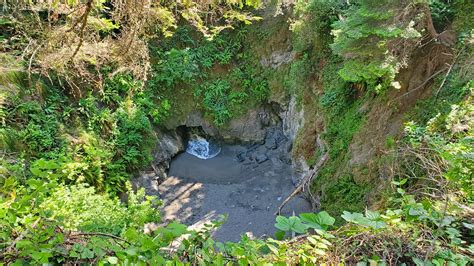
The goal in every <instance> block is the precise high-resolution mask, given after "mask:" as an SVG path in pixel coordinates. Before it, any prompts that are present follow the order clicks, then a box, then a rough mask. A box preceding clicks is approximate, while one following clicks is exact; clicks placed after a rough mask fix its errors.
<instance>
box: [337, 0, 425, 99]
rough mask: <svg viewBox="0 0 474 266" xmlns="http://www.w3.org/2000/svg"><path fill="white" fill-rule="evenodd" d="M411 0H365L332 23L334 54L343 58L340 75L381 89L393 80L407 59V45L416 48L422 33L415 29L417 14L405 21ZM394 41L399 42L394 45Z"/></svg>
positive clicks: (376, 89)
mask: <svg viewBox="0 0 474 266" xmlns="http://www.w3.org/2000/svg"><path fill="white" fill-rule="evenodd" d="M411 5H412V4H411V3H410V1H401V2H396V3H395V2H393V1H388V0H386V1H373V0H363V1H360V2H359V3H358V4H357V5H352V6H351V7H350V8H349V9H348V10H347V11H346V13H345V14H346V18H345V19H344V20H339V21H337V22H335V23H334V25H333V34H334V36H335V38H334V43H333V44H332V45H331V48H332V49H333V51H334V53H335V54H337V55H340V56H342V57H343V58H344V66H343V68H342V69H341V70H340V71H339V75H340V76H341V77H342V78H343V79H344V80H346V81H349V82H354V83H365V84H367V85H368V87H369V89H371V90H374V91H376V92H380V91H382V90H384V89H386V88H388V87H390V86H393V87H396V88H397V87H398V86H399V84H398V83H396V82H394V78H395V74H396V73H397V72H398V70H399V69H400V68H401V67H402V66H403V63H404V62H405V60H406V58H405V57H406V56H408V55H407V54H406V51H401V49H403V47H404V46H405V45H406V46H407V48H411V49H412V48H413V46H414V43H413V42H411V41H410V40H416V39H417V38H420V37H421V35H420V33H418V31H417V30H416V29H415V28H414V25H415V21H414V19H415V18H414V14H413V13H411V17H410V16H408V17H407V18H404V19H403V20H400V19H399V17H397V14H399V13H401V12H405V13H407V14H408V13H410V12H412V11H410V8H412V6H411ZM395 41H397V42H398V43H397V44H396V45H395V44H394V43H395Z"/></svg>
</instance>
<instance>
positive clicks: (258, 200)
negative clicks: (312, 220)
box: [159, 145, 310, 241]
mask: <svg viewBox="0 0 474 266" xmlns="http://www.w3.org/2000/svg"><path fill="white" fill-rule="evenodd" d="M254 150H255V149H254ZM248 151H249V148H248V147H245V146H239V145H233V146H223V147H222V150H221V152H220V153H219V154H218V155H217V156H215V157H214V158H211V159H207V160H203V159H200V158H197V157H195V156H193V155H191V154H188V153H181V154H180V155H178V156H177V157H176V158H175V159H173V160H172V162H171V165H170V169H169V174H168V178H167V179H166V180H165V181H164V182H163V183H162V184H160V186H159V194H160V195H161V198H162V199H163V200H164V205H163V206H164V207H163V210H162V216H163V219H164V220H173V219H178V220H180V221H181V222H184V223H186V224H188V225H192V226H195V227H200V226H202V224H203V223H204V222H206V221H209V220H210V219H213V218H216V217H217V216H218V215H219V214H227V215H228V221H227V222H226V223H225V224H224V225H223V226H222V227H221V228H220V229H219V230H218V231H217V232H215V234H214V236H215V238H216V239H217V240H219V241H237V240H239V239H240V235H241V234H245V233H247V232H248V234H250V235H252V236H255V237H260V236H263V235H270V236H273V234H274V232H275V231H276V229H275V228H274V224H275V216H274V213H275V211H276V210H277V208H278V206H279V205H280V204H281V203H282V201H283V200H284V199H285V198H286V197H287V196H288V195H289V194H291V192H293V190H294V186H293V184H292V183H291V175H292V170H291V166H290V165H289V164H287V163H285V162H283V161H282V160H280V159H279V158H278V157H279V153H280V152H281V151H279V150H274V151H273V154H272V152H267V153H266V154H269V156H268V157H269V158H268V159H267V160H266V161H264V162H261V163H257V162H256V161H255V160H253V159H245V160H243V161H242V160H238V159H237V155H238V154H248V153H246V152H248ZM249 158H252V155H250V157H249ZM239 161H240V162H239ZM309 210H310V205H309V203H308V202H306V201H305V200H304V199H301V198H298V197H296V198H294V199H293V200H292V201H290V202H289V203H288V204H287V205H286V207H285V208H284V210H283V213H282V214H283V215H291V214H292V213H293V212H295V213H297V214H298V213H300V212H305V211H309Z"/></svg>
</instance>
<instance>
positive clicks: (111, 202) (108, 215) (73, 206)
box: [40, 184, 159, 235]
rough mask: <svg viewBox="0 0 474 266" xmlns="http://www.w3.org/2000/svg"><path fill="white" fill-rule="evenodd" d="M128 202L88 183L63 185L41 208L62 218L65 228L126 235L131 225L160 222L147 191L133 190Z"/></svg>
mask: <svg viewBox="0 0 474 266" xmlns="http://www.w3.org/2000/svg"><path fill="white" fill-rule="evenodd" d="M129 193H130V194H129V201H128V205H127V206H124V205H123V204H120V202H119V201H118V199H117V198H114V199H112V198H110V196H109V195H107V194H96V192H95V189H94V188H93V187H87V186H86V185H84V184H80V185H77V186H76V185H73V186H68V187H65V186H59V187H58V188H56V189H55V190H54V191H52V193H51V195H50V196H49V197H48V198H47V199H45V200H44V201H43V202H42V204H41V206H40V208H42V209H43V210H44V211H45V212H46V213H48V214H49V215H50V219H55V220H57V221H60V222H61V224H62V225H63V229H66V230H74V231H83V232H102V233H110V234H114V235H122V234H123V233H125V231H124V230H126V229H127V228H135V229H137V230H138V229H141V227H142V226H143V224H145V223H148V222H158V221H159V216H158V215H157V212H156V211H155V210H154V209H153V207H155V206H154V205H153V202H152V198H145V192H144V190H143V189H142V190H140V191H139V192H138V194H135V193H133V192H129Z"/></svg>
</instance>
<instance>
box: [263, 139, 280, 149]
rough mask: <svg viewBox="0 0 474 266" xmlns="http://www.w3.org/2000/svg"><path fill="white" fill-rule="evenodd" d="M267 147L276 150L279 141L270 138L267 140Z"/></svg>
mask: <svg viewBox="0 0 474 266" xmlns="http://www.w3.org/2000/svg"><path fill="white" fill-rule="evenodd" d="M265 147H266V148H267V149H271V150H274V149H276V148H277V147H278V145H277V141H276V140H275V139H274V138H270V139H267V140H266V141H265Z"/></svg>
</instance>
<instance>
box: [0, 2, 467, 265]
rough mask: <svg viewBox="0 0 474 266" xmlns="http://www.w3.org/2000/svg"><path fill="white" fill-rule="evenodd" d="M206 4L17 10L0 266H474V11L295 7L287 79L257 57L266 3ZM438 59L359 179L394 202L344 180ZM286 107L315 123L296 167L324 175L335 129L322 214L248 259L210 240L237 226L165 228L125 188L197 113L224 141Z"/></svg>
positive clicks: (9, 42) (321, 188)
mask: <svg viewBox="0 0 474 266" xmlns="http://www.w3.org/2000/svg"><path fill="white" fill-rule="evenodd" d="M203 2H206V1H183V3H182V2H175V1H159V2H158V3H155V2H153V1H152V2H151V3H148V2H147V1H143V2H141V1H138V2H135V3H131V2H129V1H121V0H114V1H95V0H88V1H82V2H81V1H68V2H67V4H63V3H59V1H51V3H50V4H49V5H47V4H46V3H39V4H33V3H25V4H16V5H8V4H4V7H3V8H2V12H3V13H2V17H1V18H0V28H1V35H0V42H1V44H2V46H1V54H0V57H1V60H2V68H1V69H0V88H1V90H0V106H1V109H0V123H1V128H0V147H1V153H0V155H1V157H0V205H1V208H0V259H1V261H0V263H5V264H15V265H22V264H43V263H44V264H47V263H50V264H62V263H70V264H85V263H94V264H101V265H103V264H151V265H163V264H168V265H175V264H176V265H184V264H193V265H197V264H200V265H208V264H215V265H224V264H230V265H232V264H240V265H248V264H255V265H265V264H267V263H270V264H277V265H286V264H316V263H327V264H337V263H341V262H342V263H347V264H355V263H361V264H362V265H365V264H369V263H370V264H371V265H372V264H392V265H395V264H397V265H398V264H403V263H405V264H407V265H413V264H416V265H467V264H470V263H473V257H474V244H472V243H473V239H474V234H473V232H474V231H473V230H474V220H473V217H474V211H473V208H474V206H473V200H474V198H473V197H474V195H473V187H474V184H473V182H474V181H473V180H474V79H473V75H474V74H473V73H474V71H473V66H472V60H473V53H474V49H473V44H474V31H473V28H474V27H473V22H474V18H473V14H474V4H473V2H472V1H467V0H455V1H444V0H432V1H427V0H422V1H408V0H407V1H388V0H382V1H381V0H378V1H372V0H360V1H338V0H307V1H305V0H298V1H296V2H295V3H294V5H292V6H291V8H290V9H289V10H285V12H289V13H290V14H286V15H287V16H289V17H290V18H291V20H290V21H291V23H290V28H291V30H292V36H291V39H292V47H293V50H294V51H295V53H296V56H295V58H294V60H293V61H292V62H291V63H290V64H289V65H288V66H284V67H281V68H279V69H278V70H274V69H267V68H265V67H264V66H263V65H262V64H261V63H260V59H259V58H257V57H256V56H255V54H256V53H257V52H256V51H258V49H259V47H258V46H264V45H265V40H267V39H268V38H270V37H269V36H271V35H272V34H275V32H276V31H277V30H276V29H275V28H265V27H261V26H259V24H258V23H257V22H256V21H258V20H260V18H259V17H258V15H256V14H259V12H260V13H265V12H266V11H258V10H254V9H255V8H258V7H260V6H261V3H260V1H249V0H247V1H229V0H227V1H209V3H211V4H205V3H203ZM278 5H279V4H278ZM286 26H288V25H286ZM277 27H281V25H277ZM255 36H256V37H255ZM262 40H263V41H262ZM436 47H442V49H441V48H440V49H441V50H439V51H442V52H443V53H445V54H446V53H447V54H451V57H450V58H449V60H446V62H445V63H446V64H447V65H448V67H444V68H441V69H432V70H431V72H429V71H428V72H429V73H428V76H427V77H425V79H426V81H425V80H423V81H422V82H423V83H422V86H421V87H419V88H414V89H413V90H414V91H416V90H421V89H426V90H431V93H428V94H427V96H426V97H424V98H423V100H420V101H418V102H417V103H416V105H415V107H414V108H412V109H411V110H410V112H407V114H406V115H405V116H406V117H404V119H403V122H404V123H405V127H404V128H405V130H404V132H403V133H402V134H400V135H399V136H398V135H397V136H388V137H387V138H386V139H385V140H383V142H384V143H383V147H384V148H383V150H382V151H380V154H378V155H377V161H376V162H375V165H376V166H374V167H373V168H371V169H365V168H364V169H358V170H359V171H358V175H359V176H370V175H378V174H379V173H381V172H384V173H387V174H385V175H384V182H382V183H383V184H382V186H377V187H376V186H375V184H374V182H373V181H374V180H371V179H368V178H367V179H362V181H360V180H359V179H358V178H357V177H356V174H355V172H356V171H355V170H354V169H352V168H350V167H349V166H348V165H349V160H350V156H351V155H350V152H349V149H350V145H351V143H352V141H353V138H354V136H355V135H356V134H357V132H359V131H360V130H361V129H362V128H364V127H370V126H371V125H366V121H367V120H368V118H369V117H368V114H367V111H364V110H366V109H367V108H366V107H364V106H366V105H375V104H377V103H383V104H385V105H390V104H391V100H393V98H395V97H397V98H396V99H398V98H399V97H405V96H406V97H411V95H409V94H406V93H411V92H404V93H402V92H399V91H398V90H400V89H401V88H402V85H403V84H401V82H402V81H401V80H398V79H397V78H398V77H399V75H400V73H401V72H402V71H403V70H404V69H408V70H410V69H411V68H410V62H411V60H413V59H414V58H416V57H420V54H422V53H421V52H420V51H425V50H426V49H428V48H430V49H435V48H436ZM443 63H444V62H443ZM415 67H416V66H415ZM275 80H276V81H277V82H276V83H279V84H283V85H281V86H282V87H283V88H284V89H281V88H280V86H274V85H272V84H274V83H275ZM314 87H317V91H315V89H314ZM402 94H403V95H402ZM405 94H406V95H405ZM272 95H283V96H284V97H286V98H295V99H297V101H298V105H299V106H300V108H304V110H305V115H307V117H305V119H306V120H307V121H309V122H307V123H305V125H304V127H303V128H302V129H300V131H299V133H298V137H297V140H296V142H295V147H294V153H295V155H302V156H303V157H304V158H305V159H306V160H307V163H308V165H310V166H313V165H315V164H316V162H317V161H318V160H319V159H320V157H321V156H322V153H323V151H322V150H320V149H317V147H314V142H315V139H316V138H315V136H314V134H315V132H316V131H315V129H314V126H315V125H316V124H317V122H318V121H317V119H318V117H320V119H322V120H323V121H324V125H325V128H324V133H323V134H322V139H323V142H324V146H325V149H327V151H328V154H329V158H330V159H329V160H328V162H327V163H326V164H325V165H324V166H323V167H322V169H321V170H320V171H319V173H318V176H317V177H316V178H315V179H314V182H313V183H312V185H311V191H312V193H313V194H314V195H318V197H319V204H320V206H319V207H320V210H318V212H315V213H304V214H300V215H299V216H292V217H282V216H278V217H276V224H275V226H276V228H278V229H279V232H278V233H277V234H276V236H275V237H274V238H275V239H273V238H268V239H250V238H248V237H246V236H243V237H242V240H241V241H240V242H238V243H216V242H215V241H214V240H213V239H212V237H211V231H212V230H213V229H215V228H217V227H218V226H219V225H220V224H221V223H222V222H223V221H215V222H213V223H211V224H209V225H207V226H206V228H205V229H204V230H201V231H194V230H190V229H188V228H187V227H186V226H185V225H182V224H179V223H177V222H173V223H169V224H166V225H164V224H160V217H159V213H158V212H157V210H156V208H157V207H159V206H160V201H159V200H158V199H156V198H153V197H150V196H146V195H145V193H144V191H143V190H140V189H139V190H138V191H134V190H133V189H132V188H131V185H130V182H129V180H130V179H131V177H132V176H133V175H134V174H136V173H137V171H139V170H140V169H144V168H146V167H148V166H149V165H150V163H151V162H152V150H153V147H154V143H156V140H157V136H156V131H155V129H156V128H157V127H160V126H162V125H163V124H166V123H171V122H172V121H173V120H179V119H180V118H181V117H182V116H183V115H186V113H187V112H189V111H190V110H194V109H199V110H202V111H203V112H204V113H205V115H206V119H208V120H209V121H211V122H212V123H214V124H215V125H216V126H218V127H225V126H226V124H227V123H228V122H229V121H230V120H231V119H233V118H237V117H239V116H240V115H243V114H244V113H245V112H246V111H247V110H249V109H250V108H252V107H255V106H258V105H259V104H262V103H266V102H267V101H269V99H270V97H271V96H272ZM391 108H403V106H396V105H395V104H394V106H393V107H391ZM170 121H171V122H170ZM308 143H312V144H313V145H308ZM372 196H373V197H376V199H370V200H367V197H372ZM369 203H370V204H369ZM157 225H158V226H157ZM295 234H298V235H297V236H295Z"/></svg>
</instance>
